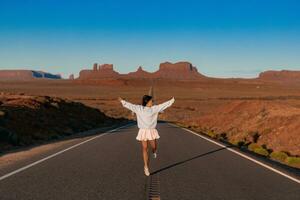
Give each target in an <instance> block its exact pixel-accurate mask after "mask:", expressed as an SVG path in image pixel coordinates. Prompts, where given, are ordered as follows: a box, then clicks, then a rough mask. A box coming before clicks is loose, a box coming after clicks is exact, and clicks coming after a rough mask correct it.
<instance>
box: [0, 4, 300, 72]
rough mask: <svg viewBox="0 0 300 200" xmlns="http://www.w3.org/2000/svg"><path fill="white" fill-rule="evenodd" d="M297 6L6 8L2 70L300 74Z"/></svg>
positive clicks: (1, 21) (0, 33)
mask: <svg viewBox="0 0 300 200" xmlns="http://www.w3.org/2000/svg"><path fill="white" fill-rule="evenodd" d="M299 10H300V1H298V0H281V1H279V0H218V1H217V0H206V1H201V0H198V1H196V0H194V1H192V0H184V1H179V0H172V1H171V0H160V1H159V0H151V1H143V0H139V1H137V0H124V1H120V0H119V1H114V0H84V1H76V0H73V1H68V0H65V1H63V0H22V1H21V0H19V1H17V0H0V69H35V70H44V71H48V72H52V73H61V74H62V75H63V76H64V77H67V76H68V75H69V74H71V73H74V74H75V76H77V75H78V72H79V71H80V70H81V69H83V68H91V67H92V64H93V63H94V62H98V63H113V64H114V68H115V70H117V71H119V72H121V73H127V72H130V71H135V70H136V69H137V67H138V66H139V65H142V66H143V67H144V69H145V70H147V71H150V72H153V71H156V70H157V69H158V66H159V63H161V62H164V61H171V62H176V61H182V60H185V61H189V62H191V63H193V65H195V66H197V68H198V70H199V71H200V72H201V73H203V74H205V75H208V76H214V77H255V76H257V74H258V73H259V72H261V71H264V70H269V69H274V70H280V69H290V70H300V56H299V52H300V12H299Z"/></svg>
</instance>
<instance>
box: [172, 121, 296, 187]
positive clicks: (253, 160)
mask: <svg viewBox="0 0 300 200" xmlns="http://www.w3.org/2000/svg"><path fill="white" fill-rule="evenodd" d="M168 124H169V125H171V126H174V127H178V128H181V129H183V130H185V131H187V132H190V133H192V134H194V135H196V136H198V137H201V138H202V139H204V140H207V141H209V142H211V143H214V144H216V145H218V146H220V147H223V148H226V149H227V150H228V151H231V152H232V153H235V154H237V155H239V156H241V157H243V158H246V159H248V160H250V161H252V162H254V163H256V164H258V165H260V166H262V167H264V168H266V169H269V170H271V171H273V172H275V173H277V174H280V175H282V176H284V177H286V178H288V179H290V180H292V181H294V182H296V183H299V184H300V180H299V179H297V178H295V177H292V176H290V175H288V174H286V173H284V172H282V171H279V170H277V169H275V168H273V167H271V166H269V165H266V164H264V163H262V162H260V161H258V160H255V159H254V158H251V157H249V156H247V155H245V154H243V153H240V152H238V151H236V150H234V149H231V148H228V147H226V146H225V145H223V144H221V143H219V142H216V141H214V140H212V139H209V138H207V137H204V136H202V135H200V134H198V133H196V132H194V131H191V130H189V129H187V128H183V127H180V126H177V125H176V124H172V123H168Z"/></svg>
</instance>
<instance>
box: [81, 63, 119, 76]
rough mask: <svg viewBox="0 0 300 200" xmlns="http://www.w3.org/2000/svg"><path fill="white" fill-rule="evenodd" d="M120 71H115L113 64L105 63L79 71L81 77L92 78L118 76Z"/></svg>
mask: <svg viewBox="0 0 300 200" xmlns="http://www.w3.org/2000/svg"><path fill="white" fill-rule="evenodd" d="M118 77H119V73H118V72H116V71H114V69H113V65H112V64H103V65H99V67H98V66H97V64H96V63H95V64H94V65H93V70H89V69H85V70H81V71H80V73H79V79H83V80H90V79H103V78H118Z"/></svg>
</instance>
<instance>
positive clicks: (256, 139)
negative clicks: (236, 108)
mask: <svg viewBox="0 0 300 200" xmlns="http://www.w3.org/2000/svg"><path fill="white" fill-rule="evenodd" d="M259 136H260V135H259V134H258V132H254V133H253V134H252V140H253V142H255V143H256V142H257V141H258V138H259Z"/></svg>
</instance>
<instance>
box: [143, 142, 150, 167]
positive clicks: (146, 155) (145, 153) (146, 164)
mask: <svg viewBox="0 0 300 200" xmlns="http://www.w3.org/2000/svg"><path fill="white" fill-rule="evenodd" d="M141 142H142V149H143V159H144V165H145V167H146V168H149V167H148V164H149V156H148V144H147V141H141Z"/></svg>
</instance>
